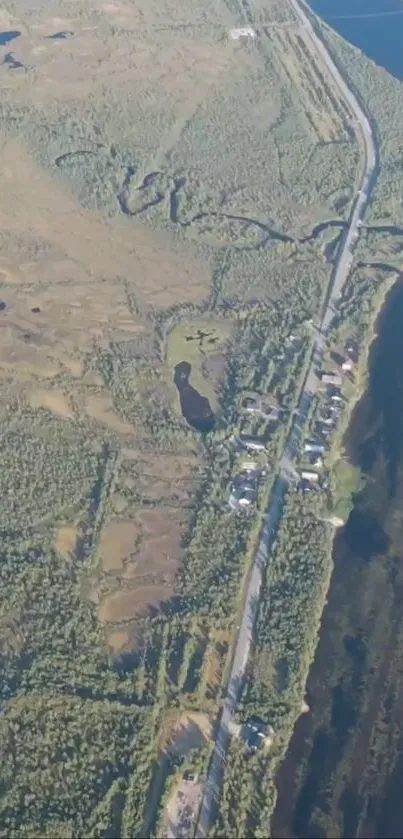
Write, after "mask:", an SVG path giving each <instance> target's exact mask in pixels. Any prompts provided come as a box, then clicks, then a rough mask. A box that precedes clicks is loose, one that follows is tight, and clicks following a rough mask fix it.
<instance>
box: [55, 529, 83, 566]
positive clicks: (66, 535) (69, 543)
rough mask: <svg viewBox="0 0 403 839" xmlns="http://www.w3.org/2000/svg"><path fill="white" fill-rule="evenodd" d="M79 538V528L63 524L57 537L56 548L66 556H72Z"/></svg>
mask: <svg viewBox="0 0 403 839" xmlns="http://www.w3.org/2000/svg"><path fill="white" fill-rule="evenodd" d="M77 539H78V532H77V528H76V527H73V526H72V525H62V526H61V527H59V528H58V530H57V534H56V538H55V550H56V551H57V553H59V554H61V556H63V557H65V558H70V557H71V556H72V555H73V554H74V551H75V549H76V544H77Z"/></svg>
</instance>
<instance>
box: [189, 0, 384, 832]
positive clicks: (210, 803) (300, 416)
mask: <svg viewBox="0 0 403 839" xmlns="http://www.w3.org/2000/svg"><path fill="white" fill-rule="evenodd" d="M290 2H291V5H292V7H293V9H294V11H295V13H296V15H297V17H298V19H299V20H300V22H301V24H302V25H303V26H304V28H305V31H306V32H307V33H308V35H309V37H310V39H311V41H312V46H313V48H314V49H315V51H316V54H319V55H320V57H321V60H322V63H324V64H325V65H326V67H327V70H328V73H329V74H330V75H331V77H332V80H333V84H334V85H335V86H336V88H337V89H338V91H339V96H340V97H342V98H343V99H344V101H345V103H346V104H347V105H348V109H349V112H350V115H351V119H352V121H353V124H354V131H355V133H356V135H357V136H358V137H359V138H360V139H361V142H362V149H363V166H362V171H361V173H360V176H359V186H358V189H357V195H356V198H355V201H354V204H353V207H352V211H351V215H350V219H349V224H348V227H346V230H345V232H344V234H343V237H342V239H341V242H340V246H339V252H338V256H337V260H336V264H335V266H334V269H333V275H332V277H331V282H330V293H329V296H328V299H327V301H326V303H325V305H324V310H323V312H322V314H321V317H320V318H319V321H318V328H317V330H316V338H315V341H314V346H313V349H312V358H311V364H310V367H309V370H308V373H307V376H306V379H305V382H304V385H303V388H302V391H301V394H300V399H299V404H298V410H297V412H296V414H295V419H294V423H293V426H292V428H291V431H290V434H289V437H288V440H287V442H286V445H285V449H284V455H283V458H282V461H281V463H280V466H279V473H278V476H277V478H276V482H275V485H274V488H273V492H272V495H271V499H270V504H269V508H268V510H267V517H266V522H265V525H264V527H263V531H262V534H261V538H260V543H259V547H258V551H257V554H256V557H255V560H254V563H253V568H252V572H251V576H250V579H249V582H248V590H247V594H246V599H245V607H244V612H243V615H242V620H241V623H240V626H239V630H238V637H237V639H236V645H235V652H234V658H233V662H232V668H231V674H230V679H229V683H228V688H227V692H226V696H225V699H224V703H223V710H222V715H221V718H220V723H219V727H218V732H217V737H216V744H215V750H214V754H213V757H212V761H211V764H210V769H209V775H208V779H207V782H206V786H205V790H204V796H203V801H202V805H201V809H200V815H199V821H198V825H197V831H196V837H197V839H204V837H206V836H207V835H208V831H209V827H210V825H211V823H212V820H213V818H214V815H215V811H216V806H217V802H218V798H219V793H220V786H221V782H222V777H223V771H224V766H225V759H226V753H227V749H228V743H229V739H230V733H229V723H230V720H231V717H232V715H233V714H234V712H235V710H236V706H237V702H238V698H239V694H240V690H241V687H242V683H243V679H244V676H245V670H246V665H247V661H248V658H249V653H250V649H251V644H252V638H253V628H254V624H255V619H256V613H257V608H258V604H259V597H260V592H261V587H262V579H263V571H264V568H265V565H266V562H267V559H268V556H269V554H270V550H271V547H272V543H273V540H274V538H275V534H276V531H277V528H278V524H279V522H280V520H281V516H282V511H283V505H284V499H285V496H286V494H287V490H288V486H289V476H290V474H292V472H293V470H295V458H296V454H297V452H298V450H299V448H300V445H301V437H302V432H303V427H304V424H305V419H306V417H307V415H308V412H309V408H310V405H311V401H312V397H313V395H314V393H315V391H316V388H317V378H316V375H315V369H316V367H317V363H318V361H319V362H320V359H321V357H322V355H323V351H324V348H325V344H326V333H327V331H328V328H329V325H330V323H331V320H332V317H333V314H334V311H335V309H336V306H337V303H338V300H339V298H340V296H341V293H342V290H343V287H344V284H345V282H346V280H347V277H348V275H349V272H350V268H351V263H352V260H353V251H354V248H355V245H356V242H357V240H358V236H359V230H360V222H361V220H362V219H363V216H364V213H365V210H366V207H367V205H368V201H369V198H370V193H371V189H372V186H373V184H374V181H375V178H376V174H377V163H378V159H377V149H376V144H375V140H374V136H373V132H372V129H371V125H370V123H369V120H368V118H367V116H366V114H365V113H364V111H363V109H362V108H361V106H360V104H359V102H358V100H357V99H356V97H355V95H354V93H353V91H352V90H350V88H349V87H348V85H347V84H346V82H345V80H344V78H343V77H342V76H341V74H340V72H339V70H338V68H337V67H336V65H335V64H334V62H333V60H332V58H331V56H330V54H329V53H328V51H327V49H326V47H325V45H324V43H323V42H322V41H321V39H320V37H319V36H318V35H317V33H316V31H315V29H314V28H313V26H312V23H311V20H310V17H309V14H310V10H309V7H307V6H306V5H305V3H304V2H303V0H290Z"/></svg>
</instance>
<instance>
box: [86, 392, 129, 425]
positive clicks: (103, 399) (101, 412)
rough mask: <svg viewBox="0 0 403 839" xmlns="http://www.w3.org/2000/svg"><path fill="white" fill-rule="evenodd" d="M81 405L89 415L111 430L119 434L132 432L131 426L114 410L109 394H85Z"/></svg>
mask: <svg viewBox="0 0 403 839" xmlns="http://www.w3.org/2000/svg"><path fill="white" fill-rule="evenodd" d="M83 407H84V410H85V412H86V413H87V414H88V416H89V417H91V418H92V419H94V420H97V421H98V422H100V423H102V424H103V425H107V426H108V428H110V429H112V431H117V432H118V433H119V434H133V428H132V426H131V425H130V424H129V423H128V422H125V420H123V419H121V417H120V416H119V414H118V413H117V412H116V411H115V408H114V406H113V402H112V399H111V398H110V396H106V395H105V396H95V395H93V396H87V397H86V398H85V400H84V404H83Z"/></svg>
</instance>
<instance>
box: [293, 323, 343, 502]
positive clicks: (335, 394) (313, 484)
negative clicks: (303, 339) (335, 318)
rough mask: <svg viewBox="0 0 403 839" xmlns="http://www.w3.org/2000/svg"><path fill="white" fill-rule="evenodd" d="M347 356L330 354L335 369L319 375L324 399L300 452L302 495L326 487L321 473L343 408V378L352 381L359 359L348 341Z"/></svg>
mask: <svg viewBox="0 0 403 839" xmlns="http://www.w3.org/2000/svg"><path fill="white" fill-rule="evenodd" d="M345 352H346V356H342V355H339V354H337V353H334V354H333V357H336V360H337V367H338V369H332V370H322V371H321V372H320V373H319V378H320V382H321V385H323V388H322V393H324V399H323V400H322V402H321V405H320V408H319V411H318V414H317V417H316V422H315V426H314V438H313V439H312V440H306V441H305V443H304V448H303V453H302V458H301V462H302V468H301V470H300V473H299V474H300V483H299V488H300V489H302V490H303V491H304V492H311V491H312V490H314V489H319V488H323V489H325V488H326V486H327V479H326V475H325V473H324V470H323V459H324V455H325V453H326V451H327V449H328V447H329V438H330V437H331V436H332V434H333V433H334V432H335V430H336V428H337V426H338V423H339V421H340V417H341V415H342V413H343V409H344V402H345V400H344V397H343V393H342V385H343V381H344V377H346V376H348V378H349V379H350V380H351V379H352V378H353V373H354V369H355V365H356V363H357V360H358V350H357V346H356V344H355V342H354V341H353V340H352V339H351V340H350V341H348V342H347V344H346V347H345Z"/></svg>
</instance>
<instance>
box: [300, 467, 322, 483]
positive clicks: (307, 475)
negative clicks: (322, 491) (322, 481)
mask: <svg viewBox="0 0 403 839" xmlns="http://www.w3.org/2000/svg"><path fill="white" fill-rule="evenodd" d="M301 478H302V480H303V481H310V482H311V483H313V484H317V483H318V481H319V475H318V473H317V472H313V471H311V470H310V469H303V471H302V472H301Z"/></svg>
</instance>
